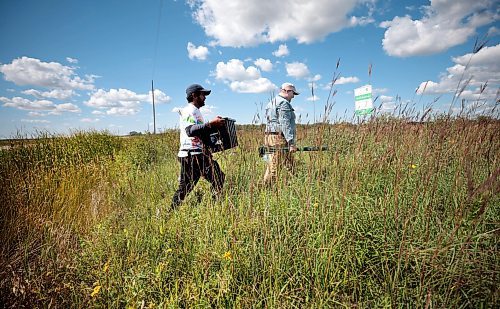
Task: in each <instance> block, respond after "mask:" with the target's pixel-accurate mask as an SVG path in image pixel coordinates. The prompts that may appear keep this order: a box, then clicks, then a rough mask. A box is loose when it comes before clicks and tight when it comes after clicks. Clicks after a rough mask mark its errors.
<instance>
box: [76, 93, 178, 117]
mask: <svg viewBox="0 0 500 309" xmlns="http://www.w3.org/2000/svg"><path fill="white" fill-rule="evenodd" d="M170 100H171V98H170V97H169V96H167V95H166V94H165V93H163V92H162V91H160V90H158V89H155V104H157V103H158V104H161V103H168V102H170ZM151 102H152V96H151V91H150V92H149V93H147V94H137V93H135V92H133V91H130V90H128V89H121V88H120V89H110V90H109V91H106V90H103V89H99V90H97V91H96V92H94V93H92V95H91V96H90V99H89V100H88V101H87V102H85V104H86V105H87V106H90V107H93V108H97V109H105V110H106V114H108V115H135V114H137V113H138V112H139V111H140V109H141V103H151Z"/></svg>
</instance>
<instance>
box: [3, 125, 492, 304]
mask: <svg viewBox="0 0 500 309" xmlns="http://www.w3.org/2000/svg"><path fill="white" fill-rule="evenodd" d="M261 131H262V127H258V126H247V127H245V128H243V127H241V128H239V131H238V134H239V136H238V137H239V141H240V146H239V147H238V148H236V149H232V150H228V151H225V152H223V153H219V154H217V155H216V156H217V159H218V161H219V163H220V164H221V166H222V169H223V170H224V172H225V173H226V175H227V183H226V186H225V191H224V195H223V197H221V198H220V199H219V200H218V201H213V200H212V199H211V196H210V194H209V193H208V192H209V186H208V183H207V182H205V181H200V183H199V184H198V186H197V187H196V189H195V191H194V192H192V193H191V194H190V195H189V196H188V198H187V200H186V201H185V202H184V204H183V205H182V206H181V207H180V208H179V209H178V210H176V211H175V212H168V211H167V206H168V204H169V202H170V198H171V196H172V194H173V193H174V191H175V189H176V186H177V177H178V173H179V166H178V163H177V161H176V151H177V147H178V145H177V144H178V140H177V139H178V135H177V134H178V133H177V132H166V133H165V134H162V135H157V136H141V137H134V138H130V139H118V138H115V137H111V136H109V135H101V134H97V133H90V134H82V135H77V136H73V137H70V138H61V139H43V140H40V143H41V144H44V145H43V146H42V145H41V144H40V145H38V146H37V145H36V144H34V145H31V146H29V147H23V148H16V149H11V150H9V151H7V152H2V182H3V184H2V185H5V186H2V188H4V187H5V188H8V189H2V190H3V191H2V195H1V196H2V197H1V198H2V202H3V201H6V202H4V203H3V205H11V204H12V205H13V206H12V207H6V208H2V218H3V219H2V237H3V239H2V241H3V242H4V243H7V244H9V245H8V246H7V247H6V248H8V251H7V249H3V250H2V266H5V267H2V269H4V271H2V278H1V280H2V281H1V291H2V293H1V294H2V301H3V302H4V303H6V304H8V305H9V306H18V307H19V306H23V305H32V304H37V305H38V306H42V307H45V306H57V307H112V308H118V307H119V308H121V307H132V308H138V307H159V308H164V307H189V308H191V307H272V308H274V307H277V308H293V307H301V308H302V307H312V308H316V307H336V306H345V307H353V306H358V307H400V306H406V307H480V306H484V307H494V306H497V305H498V303H499V296H500V295H499V291H498V288H497V282H498V281H499V271H500V269H499V266H498V265H500V263H499V262H500V261H499V254H498V249H499V248H498V243H499V220H498V219H499V218H500V208H499V207H498V205H499V204H500V197H499V194H498V193H499V190H500V189H499V180H498V175H499V173H500V170H499V166H500V165H499V160H500V151H499V150H500V139H499V136H498V132H500V123H499V121H498V120H491V119H490V120H488V119H486V120H483V121H474V120H466V119H450V118H444V119H441V120H439V119H438V120H436V121H433V122H427V123H421V124H414V123H408V122H406V121H404V120H398V119H393V118H373V119H371V120H370V121H367V122H365V123H363V124H360V125H357V126H354V125H347V124H336V125H330V124H316V125H309V126H300V127H299V141H300V142H301V143H303V144H327V145H328V146H329V149H330V151H323V152H309V153H299V154H297V155H296V159H297V168H296V171H295V174H294V175H289V174H288V172H286V171H283V175H282V177H280V180H279V181H278V182H277V183H276V186H275V188H272V189H269V188H266V187H264V186H262V185H261V178H262V175H263V172H264V169H265V162H263V161H262V160H261V159H260V158H259V157H258V154H257V146H258V145H260V144H261V142H262V141H261V140H262V133H261ZM82 140H85V141H92V142H90V143H89V145H90V144H95V145H104V144H105V145H107V146H108V147H104V148H99V147H94V146H92V147H90V148H91V149H96V148H97V149H101V150H99V151H96V152H95V153H93V152H87V153H86V152H85V149H87V148H85V146H84V145H85V143H84V142H82ZM51 143H55V144H57V145H58V146H55V145H52V144H51ZM47 144H48V145H47ZM50 145H52V146H50ZM70 145H74V146H75V147H76V148H75V149H77V150H76V151H75V152H74V153H73V154H71V152H68V157H67V159H64V160H57V159H58V158H59V157H60V156H63V157H64V154H61V152H57V151H58V150H57V149H61V148H63V149H72V148H71V146H70ZM78 147H83V149H78ZM42 149H43V151H42ZM32 152H34V153H32ZM82 153H86V154H85V159H75V158H78V157H79V156H81V157H83V156H82V155H81V154H82ZM40 158H53V159H40ZM44 160H45V161H44ZM71 160H76V161H71ZM65 161H68V162H71V163H69V164H63V163H62V162H65ZM16 162H18V163H16ZM21 162H22V163H21ZM40 162H45V163H40ZM4 177H8V180H5V179H7V178H4ZM96 188H99V189H96ZM6 203H7V204H6ZM14 205H15V206H14Z"/></svg>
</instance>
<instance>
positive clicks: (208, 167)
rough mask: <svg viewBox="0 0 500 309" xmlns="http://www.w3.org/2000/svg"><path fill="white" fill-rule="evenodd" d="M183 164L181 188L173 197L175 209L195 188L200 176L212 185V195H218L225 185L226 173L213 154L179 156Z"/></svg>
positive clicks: (180, 179)
mask: <svg viewBox="0 0 500 309" xmlns="http://www.w3.org/2000/svg"><path fill="white" fill-rule="evenodd" d="M178 159H179V162H180V164H181V175H180V177H179V188H178V189H177V191H176V192H175V193H174V197H173V198H172V204H171V208H172V209H175V208H176V207H177V206H179V204H180V203H181V202H182V201H183V200H184V198H185V197H186V196H187V195H188V194H189V192H191V191H192V190H193V189H194V186H195V185H196V183H198V180H200V177H201V176H203V178H205V179H206V180H207V181H209V182H210V184H211V185H212V195H213V196H214V197H216V196H217V195H218V194H219V193H220V192H221V191H222V186H223V185H224V178H225V175H224V173H223V172H222V171H221V169H220V166H219V163H217V161H215V160H214V159H213V158H212V156H211V155H206V154H196V155H188V156H187V157H183V158H178Z"/></svg>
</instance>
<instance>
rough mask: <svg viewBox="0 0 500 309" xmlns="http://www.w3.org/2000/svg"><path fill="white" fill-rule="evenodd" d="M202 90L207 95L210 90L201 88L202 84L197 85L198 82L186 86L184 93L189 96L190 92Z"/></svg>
mask: <svg viewBox="0 0 500 309" xmlns="http://www.w3.org/2000/svg"><path fill="white" fill-rule="evenodd" d="M197 91H198V92H203V93H204V94H205V95H209V94H210V92H212V90H208V89H205V88H203V86H201V85H198V84H192V85H190V86H189V87H187V88H186V95H187V96H188V97H189V96H190V95H191V94H193V93H195V92H197Z"/></svg>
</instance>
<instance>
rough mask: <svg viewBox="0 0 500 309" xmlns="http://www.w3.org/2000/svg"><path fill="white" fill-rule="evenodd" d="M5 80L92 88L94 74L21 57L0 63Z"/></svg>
mask: <svg viewBox="0 0 500 309" xmlns="http://www.w3.org/2000/svg"><path fill="white" fill-rule="evenodd" d="M0 72H2V73H3V75H4V78H5V80H7V81H10V82H13V83H15V84H16V85H30V86H40V87H46V88H50V89H80V90H92V89H94V78H95V76H93V75H91V76H85V77H84V78H82V77H80V76H78V75H76V73H75V72H74V68H72V67H68V66H65V65H62V64H60V63H57V62H43V61H40V60H39V59H34V58H29V57H22V58H17V59H14V60H12V62H11V63H9V64H3V65H0Z"/></svg>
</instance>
